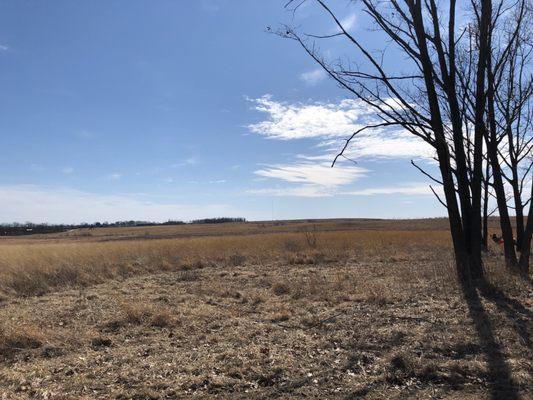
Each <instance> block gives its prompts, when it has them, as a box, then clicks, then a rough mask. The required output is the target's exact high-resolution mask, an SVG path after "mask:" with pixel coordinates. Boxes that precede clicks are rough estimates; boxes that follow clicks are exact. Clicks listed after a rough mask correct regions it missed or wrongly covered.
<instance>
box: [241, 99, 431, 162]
mask: <svg viewBox="0 0 533 400" xmlns="http://www.w3.org/2000/svg"><path fill="white" fill-rule="evenodd" d="M251 101H252V102H253V104H254V108H255V110H257V111H260V112H262V113H265V114H267V116H268V118H267V119H265V120H263V121H260V122H257V123H255V124H250V125H249V126H248V128H249V129H250V130H251V131H252V132H253V133H257V134H260V135H263V136H266V137H267V138H271V139H278V140H294V139H320V140H321V141H322V142H321V143H320V146H321V147H323V148H324V149H325V150H326V153H327V154H324V155H319V156H318V158H315V160H320V159H322V160H326V159H327V160H331V159H332V158H333V157H334V155H335V154H336V152H337V151H338V150H339V149H340V148H341V146H342V145H343V143H344V142H343V140H344V139H346V138H347V137H349V136H350V135H351V134H352V133H353V132H355V131H356V130H358V129H360V128H362V127H364V126H366V125H368V124H371V123H375V122H376V116H375V111H374V110H373V109H372V108H370V107H369V106H368V105H367V104H365V103H363V102H362V101H358V100H351V99H345V100H341V101H340V102H337V103H295V104H288V103H283V102H279V101H275V100H274V99H273V98H272V97H271V96H269V95H266V96H263V97H260V98H257V99H254V100H251ZM391 102H393V100H391ZM341 138H342V139H341ZM433 154H434V150H433V148H432V147H431V146H429V145H428V144H427V143H425V142H424V141H422V140H421V139H419V138H417V137H415V136H413V135H412V134H410V133H408V132H406V131H404V130H401V129H373V130H367V131H363V132H361V133H359V134H358V136H357V137H356V138H355V139H354V140H353V141H352V142H351V144H350V147H349V148H348V150H347V153H346V155H347V156H348V157H350V158H361V157H366V158H399V157H409V158H419V157H421V158H430V157H432V156H433ZM311 159H312V158H309V160H311Z"/></svg>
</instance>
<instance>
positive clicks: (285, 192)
mask: <svg viewBox="0 0 533 400" xmlns="http://www.w3.org/2000/svg"><path fill="white" fill-rule="evenodd" d="M435 191H436V192H437V193H438V194H442V189H441V188H440V187H437V188H435ZM247 193H248V194H255V195H267V196H277V197H331V196H337V195H343V196H384V195H405V196H427V195H433V193H432V192H431V190H430V189H429V186H428V185H427V184H425V183H413V184H408V185H402V186H386V187H374V188H365V189H359V190H352V191H342V190H339V188H336V187H334V188H331V187H324V186H321V185H300V186H297V187H276V188H266V189H254V190H248V191H247Z"/></svg>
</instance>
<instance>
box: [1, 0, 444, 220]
mask: <svg viewBox="0 0 533 400" xmlns="http://www.w3.org/2000/svg"><path fill="white" fill-rule="evenodd" d="M283 4H284V1H277V0H271V1H264V0H263V1H260V0H198V1H170V0H167V1H165V0H159V1H157V2H154V1H148V0H144V1H138V0H121V1H118V0H109V1H103V0H102V1H90V2H88V1H72V0H64V1H61V0H57V1H53V2H48V1H47V2H38V1H18V0H10V1H5V0H3V1H0V113H1V118H0V147H1V149H2V157H1V158H0V221H1V222H11V221H33V222H82V221H87V222H92V221H97V220H100V221H104V220H108V221H113V220H119V219H138V220H157V221H164V220H167V219H183V220H189V219H193V218H201V217H214V216H239V217H246V218H248V219H271V218H274V219H289V218H329V217H384V218H403V217H422V216H441V215H444V209H442V207H441V206H440V205H439V204H438V203H437V201H436V200H435V198H434V197H433V196H432V195H431V192H430V191H429V189H428V188H427V186H428V183H427V181H426V179H425V178H424V177H423V176H422V175H420V173H418V172H417V171H416V170H415V169H414V168H413V167H411V166H410V164H409V161H410V160H411V159H413V158H415V159H420V160H421V161H420V162H421V163H428V161H425V160H426V158H427V157H428V156H430V155H431V154H430V152H428V149H427V148H426V147H425V146H424V145H422V144H421V143H419V142H418V141H417V140H414V139H413V138H411V137H409V136H407V135H405V134H403V133H402V132H392V133H391V132H387V133H385V132H381V133H379V132H378V133H376V134H374V135H370V134H369V135H367V136H363V137H361V139H360V140H359V141H357V142H355V143H354V146H353V147H352V148H351V149H350V157H351V158H354V159H356V160H357V164H356V165H354V164H353V163H351V162H348V161H344V162H341V163H340V164H339V165H338V167H335V168H334V169H330V168H329V164H330V162H331V159H332V157H333V156H334V155H335V151H336V150H337V149H338V148H339V145H340V143H341V141H342V139H343V138H345V137H347V136H349V135H350V133H351V132H352V131H353V130H354V128H355V127H357V126H360V124H361V123H363V122H364V121H368V120H371V119H372V118H373V115H372V112H371V111H370V110H368V109H367V108H366V107H364V106H363V105H361V104H360V103H358V102H356V101H354V100H353V99H352V98H350V97H349V95H348V93H346V92H344V91H343V90H341V89H340V88H339V87H337V86H336V85H335V84H334V83H333V82H332V81H331V80H329V79H328V78H327V77H326V76H325V74H324V73H323V72H322V71H321V70H320V69H318V68H317V66H316V65H315V64H314V63H313V62H312V60H310V59H309V57H308V56H306V55H305V54H304V52H303V51H302V49H300V48H299V47H298V46H297V44H296V43H294V42H292V41H290V40H286V39H282V38H279V37H277V36H276V35H273V34H269V33H267V32H266V28H267V27H268V26H271V27H274V28H275V27H277V26H279V24H280V23H292V24H295V25H298V26H302V27H304V28H305V29H308V30H310V31H313V32H320V33H331V32H334V31H335V27H334V25H333V24H332V22H331V21H330V20H328V19H327V18H325V17H324V16H323V15H322V13H320V12H319V10H318V9H317V8H316V7H314V6H313V5H312V1H310V2H309V4H306V5H305V6H304V7H302V8H300V10H299V11H298V13H297V14H296V16H295V17H293V15H292V14H291V13H290V12H287V11H286V10H284V8H283ZM333 5H334V7H335V8H336V10H338V12H339V13H340V14H341V15H342V16H343V22H344V24H345V26H347V27H348V28H349V29H350V31H351V32H353V33H354V34H356V35H358V37H360V38H361V39H362V40H363V41H364V42H365V43H367V44H368V45H369V46H370V47H372V48H379V46H381V45H382V43H383V42H382V37H380V35H379V34H378V33H376V32H372V31H370V30H369V29H368V28H369V26H368V21H367V20H366V19H365V16H364V15H363V14H362V13H361V12H360V11H359V10H358V9H357V8H354V6H353V4H352V5H351V2H348V1H344V0H338V1H334V2H333ZM321 49H322V50H323V52H324V54H325V55H326V56H330V57H338V56H343V55H344V54H348V55H350V53H346V51H347V47H346V46H345V45H344V44H343V43H342V41H340V40H338V39H334V40H331V41H328V42H327V43H322V44H321ZM395 62H397V63H398V64H399V65H401V63H402V61H401V59H398V60H395Z"/></svg>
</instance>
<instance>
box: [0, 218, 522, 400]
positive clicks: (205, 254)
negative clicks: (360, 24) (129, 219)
mask: <svg viewBox="0 0 533 400" xmlns="http://www.w3.org/2000/svg"><path fill="white" fill-rule="evenodd" d="M450 253H451V246H450V242H449V234H448V232H447V230H446V221H444V220H425V221H372V220H360V221H354V220H337V221H319V222H312V223H306V222H293V223H278V224H272V223H247V224H224V225H219V226H216V225H208V226H201V225H197V226H189V225H187V226H176V227H170V226H165V227H141V228H106V229H93V230H90V231H89V230H86V231H84V230H80V231H72V232H66V233H63V234H54V235H36V236H30V237H17V238H2V239H1V240H0V296H1V299H2V301H1V303H0V321H1V323H0V324H1V325H0V394H1V395H2V396H3V397H2V398H7V399H34V398H36V399H79V398H84V399H106V398H116V399H178V398H189V397H190V398H209V397H217V398H232V399H233V398H317V399H318V398H320V399H325V398H339V399H355V398H367V399H383V398H455V399H464V398H470V399H479V398H494V399H495V398H510V399H513V398H524V399H526V398H532V397H533V378H532V373H533V363H532V361H531V360H532V359H533V352H532V347H531V334H532V333H533V322H532V321H533V320H532V316H533V296H532V295H533V287H532V286H531V283H530V282H527V281H523V280H520V279H518V278H516V279H515V278H512V277H508V276H507V275H506V274H505V273H504V272H503V271H502V260H501V256H500V250H499V249H498V248H496V246H493V248H492V249H491V252H490V253H489V254H487V255H486V269H487V272H488V278H487V282H485V284H484V285H483V286H482V287H481V288H480V289H479V292H478V293H477V295H475V296H472V297H469V298H468V299H465V298H464V295H463V293H462V291H461V288H460V287H459V285H458V284H457V282H456V281H455V279H454V278H453V276H454V272H453V262H452V261H453V260H452V259H451V254H450Z"/></svg>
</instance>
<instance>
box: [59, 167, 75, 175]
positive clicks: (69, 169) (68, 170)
mask: <svg viewBox="0 0 533 400" xmlns="http://www.w3.org/2000/svg"><path fill="white" fill-rule="evenodd" d="M61 172H62V173H64V174H65V175H70V174H73V173H74V168H72V167H65V168H63V169H62V170H61Z"/></svg>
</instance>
